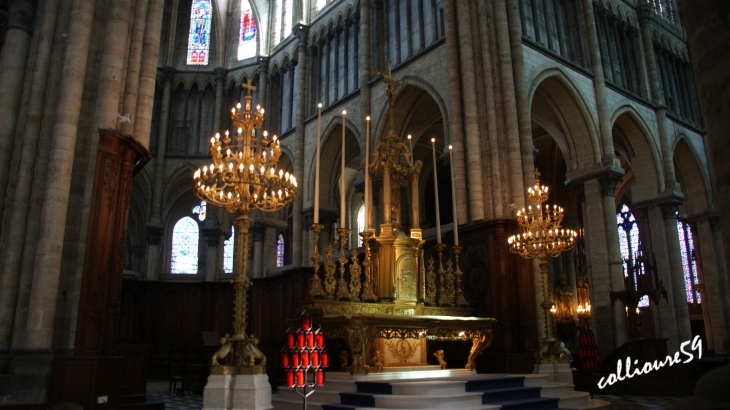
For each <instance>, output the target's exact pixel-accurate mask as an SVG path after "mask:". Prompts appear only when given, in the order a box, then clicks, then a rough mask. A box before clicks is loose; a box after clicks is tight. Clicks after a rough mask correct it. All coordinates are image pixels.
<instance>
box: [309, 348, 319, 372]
mask: <svg viewBox="0 0 730 410" xmlns="http://www.w3.org/2000/svg"><path fill="white" fill-rule="evenodd" d="M310 356H312V367H315V368H316V367H319V352H318V351H317V350H316V349H315V350H312V354H311V355H310Z"/></svg>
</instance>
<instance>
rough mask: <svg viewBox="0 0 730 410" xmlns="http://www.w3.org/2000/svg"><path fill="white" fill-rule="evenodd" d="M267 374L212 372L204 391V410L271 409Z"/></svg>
mask: <svg viewBox="0 0 730 410" xmlns="http://www.w3.org/2000/svg"><path fill="white" fill-rule="evenodd" d="M271 408H273V406H272V405H271V385H270V384H269V376H267V375H266V374H211V375H210V376H208V384H206V385H205V391H204V392H203V410H267V409H271Z"/></svg>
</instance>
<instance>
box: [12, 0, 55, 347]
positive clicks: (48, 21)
mask: <svg viewBox="0 0 730 410" xmlns="http://www.w3.org/2000/svg"><path fill="white" fill-rule="evenodd" d="M58 13H59V0H48V1H46V2H45V3H44V5H43V14H42V15H41V19H40V28H39V36H40V37H39V42H38V52H37V54H36V57H35V69H34V71H33V79H32V81H31V86H30V87H31V88H30V96H29V98H28V101H29V103H28V118H27V120H26V121H25V129H24V130H23V137H22V138H23V139H22V143H21V147H20V161H19V163H18V176H17V183H16V187H15V194H14V195H13V199H12V202H11V207H10V209H9V211H8V212H9V215H10V217H9V218H8V219H6V220H7V221H8V222H7V223H6V225H5V227H4V228H3V229H4V230H5V231H6V232H5V235H3V236H4V241H3V246H2V251H0V252H1V253H0V255H2V256H1V258H2V260H3V261H4V263H3V264H2V265H1V266H0V351H1V350H6V349H8V348H9V347H10V340H11V334H12V328H13V316H14V314H15V302H16V300H17V296H18V283H19V280H20V268H21V261H22V257H23V244H24V242H25V237H26V230H27V223H26V221H27V219H28V211H29V209H30V199H31V192H32V190H33V185H34V182H33V181H34V173H35V168H36V158H37V155H38V142H39V139H40V133H41V124H42V118H43V111H44V106H45V103H46V92H47V85H48V76H49V73H50V68H51V58H52V56H53V42H54V37H55V31H56V20H57V18H58ZM13 30H15V29H13ZM8 31H10V30H8ZM6 46H7V45H6ZM0 69H2V68H0ZM1 81H2V80H0V82H1ZM0 115H1V114H0ZM0 132H2V131H0ZM3 192H4V191H3ZM0 215H2V213H1V212H0Z"/></svg>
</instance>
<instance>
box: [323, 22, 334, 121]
mask: <svg viewBox="0 0 730 410" xmlns="http://www.w3.org/2000/svg"><path fill="white" fill-rule="evenodd" d="M333 39H334V33H333V32H332V31H330V32H328V33H325V35H324V37H322V42H323V43H324V49H325V52H324V58H325V66H326V68H325V71H324V88H323V89H322V93H324V98H323V102H322V105H323V106H324V107H327V106H329V105H330V88H332V87H330V85H331V84H330V73H332V71H331V70H330V68H331V67H330V62H331V58H330V52H331V51H332V42H333ZM335 99H336V97H335Z"/></svg>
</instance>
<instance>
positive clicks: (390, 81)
mask: <svg viewBox="0 0 730 410" xmlns="http://www.w3.org/2000/svg"><path fill="white" fill-rule="evenodd" d="M385 63H386V66H387V68H388V71H387V72H385V73H381V72H380V71H377V70H373V74H375V75H376V76H378V77H380V78H382V79H383V82H384V83H385V87H386V90H385V95H386V97H387V98H388V105H389V106H390V108H389V111H388V116H389V117H390V129H391V130H392V129H393V107H394V106H395V92H396V91H398V88H399V86H404V85H406V83H404V82H403V80H399V79H397V78H395V77H394V76H393V72H392V71H391V70H390V59H387V60H385Z"/></svg>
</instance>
